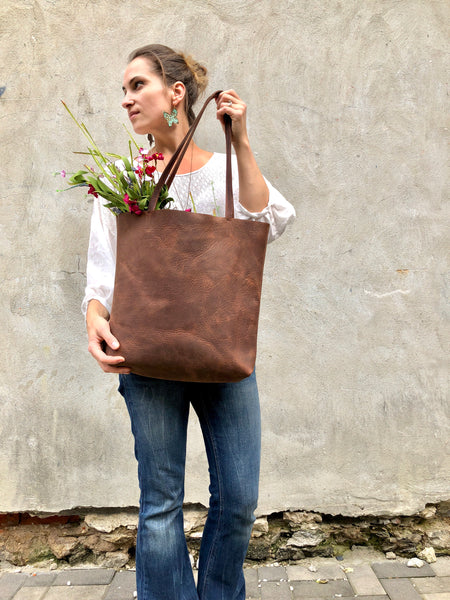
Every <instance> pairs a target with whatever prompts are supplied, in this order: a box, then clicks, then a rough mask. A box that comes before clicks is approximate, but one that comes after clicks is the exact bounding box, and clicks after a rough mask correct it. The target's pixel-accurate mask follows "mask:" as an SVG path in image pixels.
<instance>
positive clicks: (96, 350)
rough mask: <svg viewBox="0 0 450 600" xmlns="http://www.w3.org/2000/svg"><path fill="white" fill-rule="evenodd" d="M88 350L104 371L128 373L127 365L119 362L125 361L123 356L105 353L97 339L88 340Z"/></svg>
mask: <svg viewBox="0 0 450 600" xmlns="http://www.w3.org/2000/svg"><path fill="white" fill-rule="evenodd" d="M88 351H89V352H90V353H91V354H92V356H93V357H94V358H95V360H96V361H97V362H98V364H99V365H100V367H101V369H102V370H103V371H104V372H105V373H124V374H125V373H130V369H129V368H128V367H121V366H120V364H121V363H123V362H124V361H125V358H124V357H123V356H109V355H108V354H105V352H104V351H103V348H102V344H101V342H100V341H99V340H90V341H89V344H88Z"/></svg>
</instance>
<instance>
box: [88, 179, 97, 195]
mask: <svg viewBox="0 0 450 600" xmlns="http://www.w3.org/2000/svg"><path fill="white" fill-rule="evenodd" d="M88 194H92V195H93V196H94V197H95V198H98V194H97V192H96V191H95V187H94V186H93V185H92V184H91V183H90V184H89V189H88Z"/></svg>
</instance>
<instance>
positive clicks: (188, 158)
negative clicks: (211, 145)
mask: <svg viewBox="0 0 450 600" xmlns="http://www.w3.org/2000/svg"><path fill="white" fill-rule="evenodd" d="M183 137H184V136H182V137H181V139H180V141H179V143H178V144H176V145H174V144H173V143H168V142H169V141H168V140H165V141H164V142H162V140H158V139H155V145H154V147H153V149H152V152H158V153H159V152H160V153H161V154H162V155H163V156H164V160H163V161H161V162H160V163H159V166H160V168H161V170H164V167H165V166H166V165H167V163H168V162H169V160H170V159H171V158H172V156H173V154H174V153H175V151H176V149H177V148H178V146H179V144H180V143H181V141H182V139H183ZM212 154H213V153H212V152H208V151H207V150H202V149H201V148H199V147H198V146H197V144H195V142H194V141H191V142H190V143H189V146H188V148H187V150H186V152H185V154H184V156H183V159H182V161H181V164H180V166H179V168H178V171H177V172H178V173H179V174H180V175H181V174H183V173H191V172H192V171H197V170H198V169H200V168H201V167H203V166H204V165H205V164H206V163H207V162H208V160H209V159H210V158H211V156H212Z"/></svg>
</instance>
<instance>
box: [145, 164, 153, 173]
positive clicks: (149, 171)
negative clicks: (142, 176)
mask: <svg viewBox="0 0 450 600" xmlns="http://www.w3.org/2000/svg"><path fill="white" fill-rule="evenodd" d="M155 171H156V167H154V166H153V165H152V166H150V165H147V166H146V167H145V173H146V175H153V173H154V172H155Z"/></svg>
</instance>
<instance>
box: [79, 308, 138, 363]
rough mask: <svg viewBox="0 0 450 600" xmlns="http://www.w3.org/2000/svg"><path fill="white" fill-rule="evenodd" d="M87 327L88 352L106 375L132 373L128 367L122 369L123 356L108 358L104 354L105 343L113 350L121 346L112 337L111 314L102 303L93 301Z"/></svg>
mask: <svg viewBox="0 0 450 600" xmlns="http://www.w3.org/2000/svg"><path fill="white" fill-rule="evenodd" d="M86 327H87V332H88V341H89V344H88V350H89V352H90V353H91V354H92V356H93V357H94V358H95V360H96V361H97V362H98V364H99V365H100V367H101V368H102V369H103V371H105V373H122V374H128V373H130V369H129V368H128V367H121V366H120V363H122V362H124V360H125V359H124V358H123V356H108V355H107V354H105V353H104V352H103V343H106V345H107V346H109V347H110V348H112V349H113V350H117V349H118V348H119V346H120V344H119V342H118V340H117V339H116V338H115V337H114V336H113V335H112V333H111V329H110V327H109V313H108V311H107V310H106V308H105V307H104V306H103V304H102V303H101V302H99V301H98V300H91V301H90V302H89V304H88V309H87V313H86Z"/></svg>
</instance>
